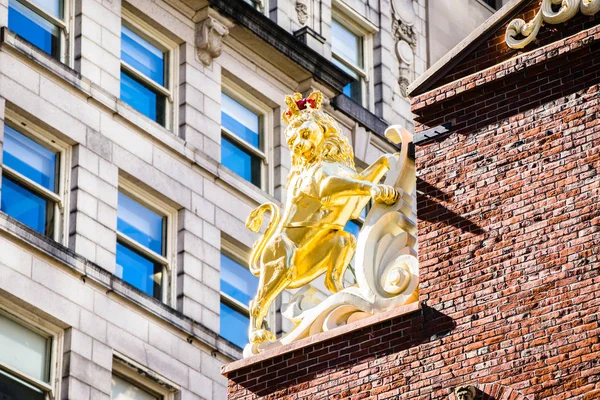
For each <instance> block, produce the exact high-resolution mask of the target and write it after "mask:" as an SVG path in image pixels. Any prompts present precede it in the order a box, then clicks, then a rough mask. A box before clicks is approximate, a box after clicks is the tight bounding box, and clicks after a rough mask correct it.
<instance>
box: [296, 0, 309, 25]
mask: <svg viewBox="0 0 600 400" xmlns="http://www.w3.org/2000/svg"><path fill="white" fill-rule="evenodd" d="M308 2H309V0H296V14H297V16H298V22H299V23H300V25H306V21H308V17H309V15H310V8H309V4H308Z"/></svg>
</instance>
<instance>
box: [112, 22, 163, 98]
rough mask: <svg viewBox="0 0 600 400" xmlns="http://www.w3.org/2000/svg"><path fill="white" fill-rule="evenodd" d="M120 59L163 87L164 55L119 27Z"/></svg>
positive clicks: (127, 29) (132, 33)
mask: <svg viewBox="0 0 600 400" xmlns="http://www.w3.org/2000/svg"><path fill="white" fill-rule="evenodd" d="M121 28H122V29H121V59H122V60H123V61H125V62H126V63H127V64H129V65H131V66H132V67H133V68H135V69H136V70H138V71H139V72H141V73H142V74H144V75H146V76H147V77H148V78H150V79H152V80H153V81H154V82H156V83H158V84H159V85H162V86H164V85H165V54H164V53H163V52H162V51H161V50H159V49H158V48H157V47H156V46H153V45H151V44H150V43H149V42H148V41H146V40H144V39H142V38H141V37H140V36H139V35H138V34H136V33H134V32H132V31H131V30H130V29H129V28H127V27H125V26H122V27H121Z"/></svg>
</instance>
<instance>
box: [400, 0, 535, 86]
mask: <svg viewBox="0 0 600 400" xmlns="http://www.w3.org/2000/svg"><path fill="white" fill-rule="evenodd" d="M529 1H531V0H511V1H509V2H508V3H506V4H505V5H504V6H503V7H502V8H501V9H500V10H498V11H497V12H496V13H495V14H493V15H492V16H491V17H490V18H488V19H487V20H486V21H485V22H484V23H483V24H481V25H479V27H477V29H475V30H474V31H473V32H471V34H470V35H469V36H467V37H466V38H464V39H463V40H462V41H461V42H460V43H459V44H457V45H456V46H455V47H454V48H453V49H452V50H450V51H449V52H448V53H446V55H445V56H444V57H442V58H440V59H439V60H438V61H437V62H436V63H435V64H433V65H432V66H431V67H430V68H429V69H428V70H427V71H425V73H423V74H422V75H420V76H419V77H418V78H417V79H415V80H414V81H413V82H412V83H411V84H410V86H409V87H408V95H409V96H410V97H414V96H418V95H421V94H423V93H425V92H427V91H429V90H430V89H432V86H433V85H434V84H435V83H436V82H437V81H438V80H440V79H441V78H442V77H444V76H445V75H446V74H447V73H448V72H449V71H450V70H451V69H452V68H454V66H456V64H458V63H459V62H461V61H462V60H463V59H464V58H465V57H466V56H467V55H469V54H470V53H471V51H472V50H473V48H475V47H477V46H478V45H479V44H481V43H482V42H483V41H485V40H486V39H488V38H489V36H490V35H491V34H492V33H493V32H495V28H497V27H498V25H501V24H503V23H505V22H506V20H508V19H509V18H510V17H511V16H512V14H513V12H514V11H515V10H516V9H517V8H519V7H520V6H521V5H523V4H524V3H527V2H529Z"/></svg>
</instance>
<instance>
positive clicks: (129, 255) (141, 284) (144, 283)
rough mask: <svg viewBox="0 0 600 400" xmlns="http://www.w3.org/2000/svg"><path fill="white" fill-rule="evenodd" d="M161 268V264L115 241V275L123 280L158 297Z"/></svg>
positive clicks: (159, 293)
mask: <svg viewBox="0 0 600 400" xmlns="http://www.w3.org/2000/svg"><path fill="white" fill-rule="evenodd" d="M162 270H163V267H162V265H160V264H157V263H155V262H152V261H150V260H148V259H147V258H145V257H143V256H142V255H141V254H139V253H137V252H135V251H133V250H132V249H130V248H129V247H127V246H125V245H123V244H121V243H117V268H116V271H115V275H116V276H118V277H119V278H121V279H123V280H124V281H125V282H127V283H129V284H130V285H133V286H135V287H136V288H138V289H139V290H141V291H143V292H145V293H147V294H149V295H150V296H153V297H156V298H158V299H160V298H161V290H160V287H161V282H162Z"/></svg>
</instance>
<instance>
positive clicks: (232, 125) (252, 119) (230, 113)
mask: <svg viewBox="0 0 600 400" xmlns="http://www.w3.org/2000/svg"><path fill="white" fill-rule="evenodd" d="M221 99H222V100H221V125H223V127H224V128H225V129H227V130H229V131H230V132H231V133H234V134H235V135H236V136H237V137H239V138H240V139H243V140H244V141H246V142H247V143H249V144H251V145H252V146H254V147H256V148H258V147H259V146H260V135H259V132H260V118H259V116H258V115H256V114H255V113H253V112H252V111H250V110H248V109H247V108H246V107H244V106H242V105H241V104H240V103H238V102H237V101H235V100H233V99H232V98H231V97H229V96H227V95H226V94H225V93H222V98H221Z"/></svg>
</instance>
